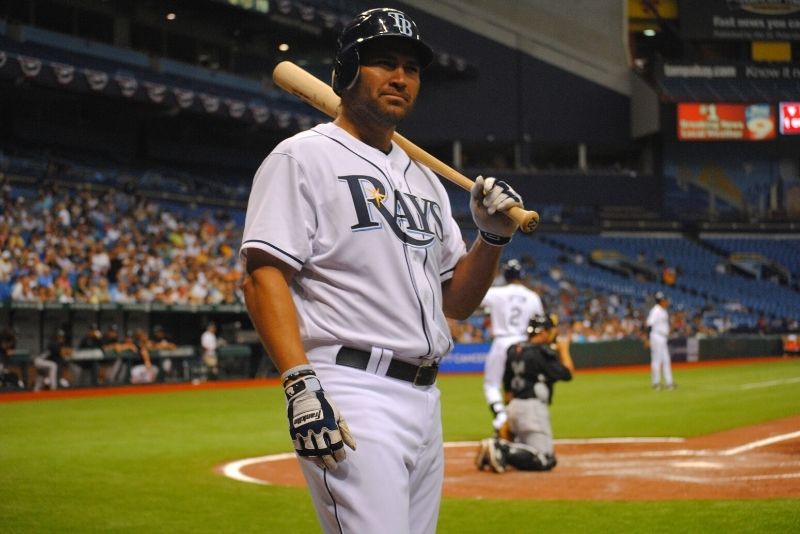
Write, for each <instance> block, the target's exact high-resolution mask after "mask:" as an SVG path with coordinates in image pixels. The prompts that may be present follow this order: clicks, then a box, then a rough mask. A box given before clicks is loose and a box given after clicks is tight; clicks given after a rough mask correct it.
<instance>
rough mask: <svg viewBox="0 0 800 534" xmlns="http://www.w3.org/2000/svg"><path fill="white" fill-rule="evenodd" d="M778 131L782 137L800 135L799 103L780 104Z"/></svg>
mask: <svg viewBox="0 0 800 534" xmlns="http://www.w3.org/2000/svg"><path fill="white" fill-rule="evenodd" d="M778 109H779V110H780V112H779V113H780V129H781V133H782V134H783V135H798V134H800V102H781V103H780V105H779V107H778Z"/></svg>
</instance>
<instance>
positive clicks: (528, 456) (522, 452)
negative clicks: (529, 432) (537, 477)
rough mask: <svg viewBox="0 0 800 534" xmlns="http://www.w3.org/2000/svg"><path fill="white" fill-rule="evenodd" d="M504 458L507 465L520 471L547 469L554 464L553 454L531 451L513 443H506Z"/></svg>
mask: <svg viewBox="0 0 800 534" xmlns="http://www.w3.org/2000/svg"><path fill="white" fill-rule="evenodd" d="M505 456H506V460H507V461H508V464H509V465H512V466H514V467H515V468H517V469H519V470H520V471H549V470H550V469H552V468H553V467H555V465H556V457H555V455H554V454H543V453H540V452H533V451H531V450H530V449H526V448H523V447H518V446H516V445H514V444H513V443H510V444H509V445H508V451H507V452H506V455H505Z"/></svg>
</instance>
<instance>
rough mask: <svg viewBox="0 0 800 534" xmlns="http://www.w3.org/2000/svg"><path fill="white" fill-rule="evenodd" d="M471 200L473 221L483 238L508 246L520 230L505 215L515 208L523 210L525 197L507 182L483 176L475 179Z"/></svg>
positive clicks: (491, 242)
mask: <svg viewBox="0 0 800 534" xmlns="http://www.w3.org/2000/svg"><path fill="white" fill-rule="evenodd" d="M470 197H471V198H470V211H471V212H472V220H473V221H474V222H475V226H477V227H478V230H480V234H481V238H482V239H483V240H484V241H486V242H487V243H489V244H490V245H496V246H502V245H505V244H507V243H508V242H509V241H510V240H511V236H512V235H514V232H516V231H517V223H515V222H514V221H513V220H511V219H510V218H509V217H507V216H506V215H505V213H503V212H505V211H507V210H509V209H511V208H512V207H514V206H517V207H520V208H521V207H522V198H521V197H520V196H519V195H518V194H517V192H516V191H514V190H513V189H512V188H511V186H510V185H508V184H507V183H505V182H503V181H501V180H497V179H496V178H484V177H483V176H478V177H477V178H476V179H475V183H474V184H473V186H472V189H471V190H470ZM504 240H505V241H504Z"/></svg>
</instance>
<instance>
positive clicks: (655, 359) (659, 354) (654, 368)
mask: <svg viewBox="0 0 800 534" xmlns="http://www.w3.org/2000/svg"><path fill="white" fill-rule="evenodd" d="M655 299H656V303H655V305H654V306H653V307H652V308H651V309H650V313H648V314H647V320H646V321H645V326H646V327H647V331H648V335H649V341H650V370H651V373H650V379H651V384H652V385H653V389H661V387H662V385H661V378H662V373H663V378H664V385H663V387H665V388H667V389H675V383H674V382H673V381H672V360H671V358H670V355H669V347H668V346H667V341H668V340H669V313H668V312H667V308H668V307H669V299H668V298H667V296H666V295H665V294H664V293H662V292H661V291H659V292H658V293H656V294H655Z"/></svg>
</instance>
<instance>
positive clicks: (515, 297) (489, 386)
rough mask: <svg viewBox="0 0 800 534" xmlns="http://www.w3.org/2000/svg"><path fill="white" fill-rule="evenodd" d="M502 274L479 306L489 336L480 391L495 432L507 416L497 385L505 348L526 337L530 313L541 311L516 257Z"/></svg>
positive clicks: (531, 314)
mask: <svg viewBox="0 0 800 534" xmlns="http://www.w3.org/2000/svg"><path fill="white" fill-rule="evenodd" d="M503 277H504V278H505V280H506V282H507V283H506V285H502V286H494V287H491V288H489V291H487V292H486V296H485V297H484V298H483V302H481V307H483V308H485V309H486V310H487V311H488V312H489V316H490V318H491V323H492V337H493V339H492V345H491V347H490V348H489V354H487V355H486V364H485V366H484V370H483V395H484V397H486V402H487V404H488V405H489V409H490V410H491V411H492V414H493V416H494V418H493V420H492V427H493V428H494V430H495V431H496V432H497V431H499V430H500V428H501V427H502V426H503V423H505V422H506V419H507V415H506V409H505V403H504V402H503V394H502V389H501V388H502V384H503V372H504V371H505V366H506V354H507V353H508V348H509V347H510V346H511V345H513V344H514V343H519V342H520V341H525V340H526V339H528V333H527V329H528V322H529V321H530V319H531V317H533V316H534V315H542V314H544V307H543V306H542V299H541V298H540V297H539V295H538V294H537V293H536V292H535V291H533V290H531V289H528V287H526V286H525V284H524V283H523V281H522V266H521V265H520V263H519V261H517V260H509V261H508V262H506V264H505V265H504V266H503Z"/></svg>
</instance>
